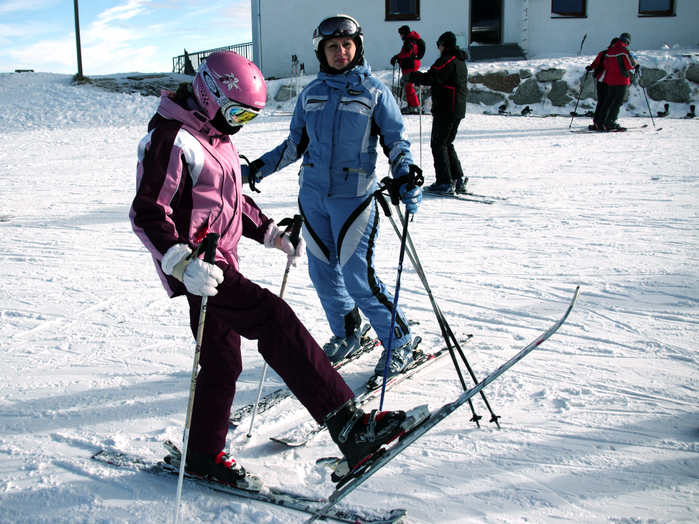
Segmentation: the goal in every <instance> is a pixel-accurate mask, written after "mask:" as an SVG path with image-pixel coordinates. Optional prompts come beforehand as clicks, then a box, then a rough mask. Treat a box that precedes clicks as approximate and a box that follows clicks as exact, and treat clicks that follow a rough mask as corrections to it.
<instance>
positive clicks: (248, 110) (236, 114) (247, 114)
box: [221, 101, 261, 127]
mask: <svg viewBox="0 0 699 524" xmlns="http://www.w3.org/2000/svg"><path fill="white" fill-rule="evenodd" d="M260 111H261V110H260V109H255V108H252V107H248V106H243V105H240V104H239V103H237V102H233V101H230V102H227V103H226V104H224V105H223V106H221V113H222V114H223V117H224V118H225V119H226V122H228V125H231V126H234V127H235V126H242V125H243V124H247V123H248V122H250V121H251V120H252V119H253V118H255V117H256V116H257V115H259V114H260Z"/></svg>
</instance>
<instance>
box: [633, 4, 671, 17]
mask: <svg viewBox="0 0 699 524" xmlns="http://www.w3.org/2000/svg"><path fill="white" fill-rule="evenodd" d="M668 1H669V2H670V7H669V9H666V10H664V11H650V10H646V11H642V10H641V3H642V2H643V0H638V16H649V17H651V16H652V17H658V16H676V13H675V0H668Z"/></svg>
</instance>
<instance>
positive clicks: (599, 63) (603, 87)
mask: <svg viewBox="0 0 699 524" xmlns="http://www.w3.org/2000/svg"><path fill="white" fill-rule="evenodd" d="M618 41H619V39H618V38H612V41H611V43H610V44H609V46H607V49H605V50H604V51H600V52H599V54H598V55H597V58H595V59H594V60H593V61H592V63H591V64H590V65H589V66H587V67H586V68H585V69H587V70H588V71H593V73H592V76H594V77H595V78H596V79H597V107H596V108H595V116H594V117H593V118H592V125H591V126H590V127H589V128H590V131H596V130H597V129H598V128H599V127H600V126H602V125H604V122H600V120H599V114H600V113H601V112H602V106H604V101H605V100H606V98H607V84H605V83H604V82H602V80H601V78H602V73H604V59H605V57H606V56H607V51H609V49H610V48H611V47H612V46H613V45H614V44H616V43H617V42H618Z"/></svg>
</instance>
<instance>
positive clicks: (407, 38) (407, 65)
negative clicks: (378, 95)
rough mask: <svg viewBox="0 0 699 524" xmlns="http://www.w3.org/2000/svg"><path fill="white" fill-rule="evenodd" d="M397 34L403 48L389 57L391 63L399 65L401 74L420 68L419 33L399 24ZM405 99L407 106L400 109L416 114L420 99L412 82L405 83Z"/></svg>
mask: <svg viewBox="0 0 699 524" xmlns="http://www.w3.org/2000/svg"><path fill="white" fill-rule="evenodd" d="M398 34H399V35H400V38H401V40H403V48H402V49H401V50H400V53H398V54H397V55H394V56H393V57H392V58H391V65H392V66H393V65H395V64H396V62H397V63H398V65H399V66H400V70H401V74H402V75H405V74H407V73H412V72H413V71H417V70H418V69H420V60H418V59H417V42H418V40H420V35H419V34H417V33H416V32H415V31H411V30H410V27H408V26H407V25H404V26H401V27H400V28H399V29H398ZM405 99H406V100H407V101H408V107H407V108H406V109H402V110H401V112H402V113H403V114H405V115H416V114H418V112H419V111H420V107H419V106H420V101H419V100H418V99H417V93H416V92H415V86H414V85H413V84H412V83H407V84H405Z"/></svg>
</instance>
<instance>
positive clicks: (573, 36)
mask: <svg viewBox="0 0 699 524" xmlns="http://www.w3.org/2000/svg"><path fill="white" fill-rule="evenodd" d="M675 3H676V5H677V7H676V12H677V16H673V17H639V16H638V0H587V17H586V18H581V19H561V18H552V16H551V0H503V43H517V44H520V45H522V44H523V34H524V33H523V31H524V28H525V27H526V28H527V43H526V44H527V52H528V54H527V56H528V57H529V58H537V57H540V58H543V57H551V56H556V55H561V56H571V55H576V54H577V53H578V51H579V50H580V43H581V41H582V39H583V37H584V36H585V35H586V34H587V38H586V39H585V43H584V46H583V50H582V54H584V55H592V54H596V53H597V52H599V51H600V50H602V49H604V48H605V47H606V46H607V45H609V41H610V40H611V39H612V38H614V37H616V36H619V34H621V33H623V32H629V33H631V35H632V37H633V42H632V45H631V49H632V50H633V49H659V48H660V46H662V45H663V44H667V45H669V46H670V47H672V46H673V45H675V44H679V45H680V46H683V47H690V46H698V45H699V32H697V27H699V0H675ZM384 4H385V3H384V2H383V1H382V0H352V1H351V2H344V1H340V2H338V1H337V0H335V1H331V0H251V5H252V33H253V45H254V48H255V50H254V61H255V63H256V64H257V65H258V66H260V67H261V69H262V73H263V74H264V75H265V77H266V78H270V77H275V78H284V77H288V76H290V75H291V57H292V55H296V56H297V57H298V59H299V61H300V62H301V63H303V64H304V67H305V72H306V74H315V73H317V72H318V61H317V59H316V57H315V53H314V51H313V43H312V35H313V30H314V29H315V26H316V25H317V24H318V22H320V20H322V19H323V18H325V17H326V16H329V15H333V14H336V13H344V14H348V15H350V16H353V17H354V18H356V19H357V20H358V21H359V24H360V25H361V26H362V30H363V32H364V48H365V57H366V59H367V61H368V62H369V65H370V66H371V67H372V69H376V70H382V69H391V65H390V62H389V60H390V59H391V57H392V56H393V55H395V54H396V53H398V52H399V51H400V48H401V44H402V42H401V40H400V37H399V36H398V28H399V27H400V26H401V25H403V24H407V25H409V26H410V28H411V29H412V30H415V31H417V32H418V33H420V35H421V36H422V38H423V39H424V40H425V42H426V43H427V52H426V54H425V57H424V59H423V61H422V64H423V66H425V67H427V66H429V65H431V64H432V63H433V62H434V61H435V60H436V59H437V57H438V51H437V46H436V44H435V42H436V40H437V38H438V37H439V35H441V34H442V33H443V32H445V31H452V32H454V33H455V34H456V35H457V37H458V39H459V43H460V45H462V47H465V45H466V44H467V42H468V32H469V26H470V22H469V16H470V3H469V0H421V2H420V11H421V12H420V15H421V18H420V20H411V21H408V22H401V21H395V22H394V21H390V22H387V21H386V20H385V19H384V18H385V5H384ZM258 7H259V14H260V17H259V20H260V22H261V23H260V29H261V31H260V33H259V34H258ZM525 8H528V10H527V12H528V17H527V20H526V21H525V20H524V12H525Z"/></svg>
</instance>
